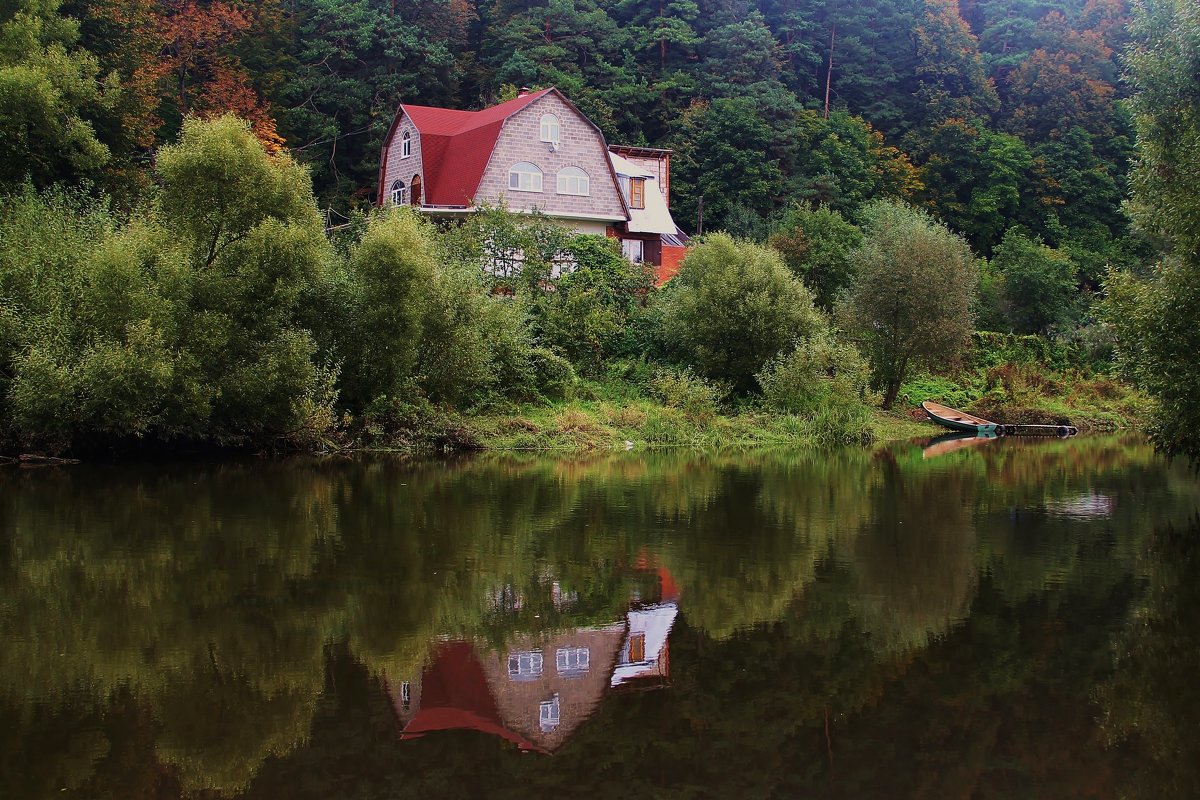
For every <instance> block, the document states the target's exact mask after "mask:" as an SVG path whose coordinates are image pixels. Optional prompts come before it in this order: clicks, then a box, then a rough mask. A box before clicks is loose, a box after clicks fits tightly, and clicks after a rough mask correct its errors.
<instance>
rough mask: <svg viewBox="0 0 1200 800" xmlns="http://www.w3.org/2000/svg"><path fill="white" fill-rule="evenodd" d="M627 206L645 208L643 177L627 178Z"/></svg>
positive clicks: (644, 182)
mask: <svg viewBox="0 0 1200 800" xmlns="http://www.w3.org/2000/svg"><path fill="white" fill-rule="evenodd" d="M629 207H630V208H645V207H646V179H645V178H630V179H629Z"/></svg>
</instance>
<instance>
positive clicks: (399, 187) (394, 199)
mask: <svg viewBox="0 0 1200 800" xmlns="http://www.w3.org/2000/svg"><path fill="white" fill-rule="evenodd" d="M388 199H389V200H390V201H391V203H392V205H394V206H402V205H404V204H405V203H406V202H408V189H407V188H406V187H405V186H404V181H396V182H395V183H393V184H392V188H391V191H390V192H388Z"/></svg>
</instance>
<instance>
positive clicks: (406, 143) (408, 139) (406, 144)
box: [400, 131, 412, 158]
mask: <svg viewBox="0 0 1200 800" xmlns="http://www.w3.org/2000/svg"><path fill="white" fill-rule="evenodd" d="M411 155H412V135H411V134H410V133H409V132H408V131H405V132H404V133H402V134H400V157H401V158H408V157H409V156H411Z"/></svg>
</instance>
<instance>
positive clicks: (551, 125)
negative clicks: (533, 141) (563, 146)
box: [541, 114, 562, 144]
mask: <svg viewBox="0 0 1200 800" xmlns="http://www.w3.org/2000/svg"><path fill="white" fill-rule="evenodd" d="M561 130H562V129H561V126H560V125H559V122H558V117H556V116H554V115H553V114H542V125H541V140H542V141H543V142H549V143H550V144H558V142H559V134H560V132H561Z"/></svg>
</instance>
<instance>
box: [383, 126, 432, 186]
mask: <svg viewBox="0 0 1200 800" xmlns="http://www.w3.org/2000/svg"><path fill="white" fill-rule="evenodd" d="M405 131H408V133H409V136H411V137H412V155H411V156H409V157H408V158H401V157H400V154H401V153H403V152H404V150H403V143H404V132H405ZM383 164H384V166H383V196H382V197H381V198H380V199H379V204H380V205H383V204H385V203H387V202H388V201H389V200H390V197H389V195H390V194H391V191H392V183H394V182H395V181H396V180H397V179H399V180H402V181H404V185H405V186H407V187H408V188H409V190H410V192H411V190H412V179H413V176H414V175H420V176H421V183H422V184H423V185H426V184H425V164H424V162H422V160H421V135H420V134H419V133H418V132H417V128H416V126H415V125H413V123H412V120H411V119H409V118H408V115H404V116H403V117H402V118H401V119H400V124H399V125H397V126H396V133H395V135H394V136H393V137H392V141H391V145H390V146H389V147H388V149H387V154H386V156H385V160H384V162H383ZM409 197H410V198H411V197H412V195H411V194H410V195H409Z"/></svg>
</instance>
